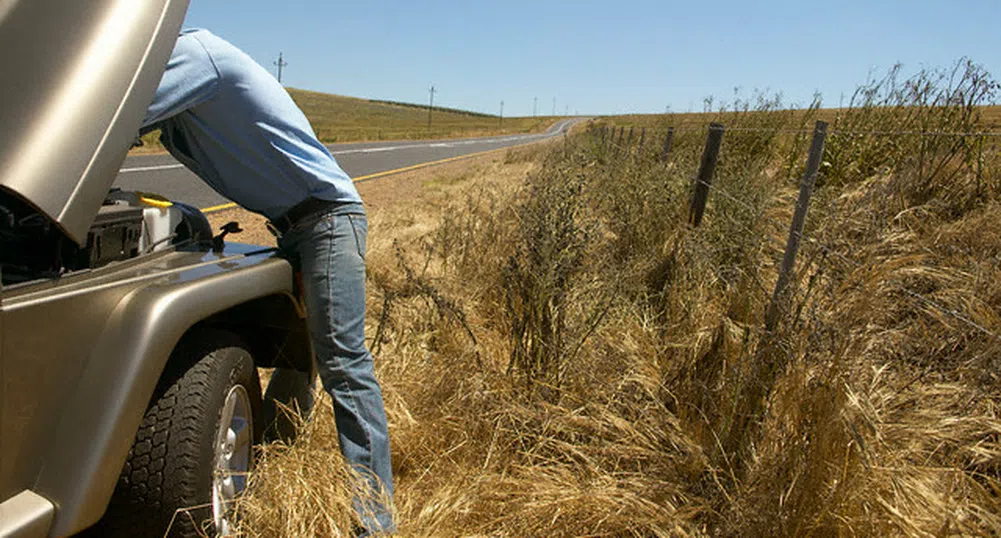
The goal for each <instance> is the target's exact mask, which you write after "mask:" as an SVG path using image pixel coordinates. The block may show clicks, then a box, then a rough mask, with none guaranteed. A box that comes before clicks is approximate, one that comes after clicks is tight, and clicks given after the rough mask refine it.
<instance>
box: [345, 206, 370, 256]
mask: <svg viewBox="0 0 1001 538" xmlns="http://www.w3.org/2000/svg"><path fill="white" fill-rule="evenodd" d="M348 220H350V221H351V230H352V231H353V232H354V236H355V246H357V247H358V255H359V256H361V258H362V259H363V260H364V259H365V252H366V248H367V245H366V244H365V241H366V240H367V238H368V218H367V217H366V216H365V215H350V214H349V215H348Z"/></svg>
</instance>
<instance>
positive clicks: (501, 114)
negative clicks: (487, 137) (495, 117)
mask: <svg viewBox="0 0 1001 538" xmlns="http://www.w3.org/2000/svg"><path fill="white" fill-rule="evenodd" d="M500 124H501V127H503V126H504V101H501V113H500Z"/></svg>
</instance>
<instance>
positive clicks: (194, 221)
mask: <svg viewBox="0 0 1001 538" xmlns="http://www.w3.org/2000/svg"><path fill="white" fill-rule="evenodd" d="M212 239H213V238H212V229H211V227H210V226H209V223H208V219H206V218H205V215H204V214H203V213H202V212H201V211H200V210H199V209H197V208H195V207H192V206H189V205H186V204H181V203H177V202H171V201H169V200H166V199H163V198H160V197H156V196H153V195H146V194H143V193H136V192H128V191H121V190H118V189H113V190H112V191H111V192H109V193H108V196H107V197H106V198H105V200H104V203H103V204H102V206H101V208H100V209H99V210H98V212H97V215H96V217H95V218H94V222H93V224H91V227H90V230H89V231H88V232H87V240H86V243H85V244H83V245H79V244H77V243H76V242H75V241H72V240H70V239H69V238H68V237H66V236H65V234H63V232H62V231H61V230H60V229H59V227H58V226H56V225H54V224H53V223H52V222H50V221H49V220H48V219H47V218H45V216H44V215H42V214H41V213H39V212H38V211H36V210H35V209H34V208H33V207H32V206H30V205H29V204H27V203H25V202H24V201H23V200H21V199H20V198H19V197H18V196H16V195H14V194H12V193H10V192H8V191H6V190H4V189H0V281H2V284H3V285H11V284H18V283H22V282H28V281H32V280H38V279H47V278H56V277H59V276H61V275H63V274H66V273H69V272H72V271H79V270H83V269H96V268H98V267H102V266H104V265H107V264H108V263H111V262H116V261H123V260H129V259H133V258H136V257H139V256H142V255H145V254H151V253H153V252H157V251H160V250H163V249H166V248H170V247H174V248H192V249H208V248H211V247H212V245H213V241H212Z"/></svg>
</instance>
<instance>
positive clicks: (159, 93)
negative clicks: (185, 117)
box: [141, 32, 219, 132]
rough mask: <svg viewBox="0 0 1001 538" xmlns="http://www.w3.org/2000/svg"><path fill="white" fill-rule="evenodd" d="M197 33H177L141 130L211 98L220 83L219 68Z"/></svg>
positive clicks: (143, 130)
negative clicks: (217, 68) (172, 49)
mask: <svg viewBox="0 0 1001 538" xmlns="http://www.w3.org/2000/svg"><path fill="white" fill-rule="evenodd" d="M196 35H197V32H195V33H182V34H181V35H179V36H178V37H177V42H176V43H175V45H174V51H173V52H172V53H171V54H170V61H169V62H167V69H166V70H165V71H164V72H163V78H161V79H160V85H159V86H158V87H157V89H156V95H155V96H154V97H153V102H152V103H151V104H150V106H149V109H148V110H147V111H146V117H145V118H143V123H142V127H143V128H142V129H141V132H145V131H148V130H149V129H148V127H149V126H151V125H152V124H155V123H157V122H159V121H162V120H165V119H167V118H169V117H171V116H173V115H175V114H179V113H181V112H184V111H185V110H187V109H189V108H191V107H194V106H197V105H198V104H200V103H204V102H205V101H207V100H209V99H211V98H212V97H213V96H214V95H215V93H216V90H217V88H218V86H219V72H218V70H216V66H215V64H214V63H213V62H212V58H211V57H210V56H209V54H208V52H206V51H205V47H204V46H202V44H201V42H199V41H198V38H197V37H196Z"/></svg>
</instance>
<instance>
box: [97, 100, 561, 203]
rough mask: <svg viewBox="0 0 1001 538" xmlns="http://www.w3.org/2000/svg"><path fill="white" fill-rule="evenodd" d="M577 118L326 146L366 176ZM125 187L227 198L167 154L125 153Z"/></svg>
mask: <svg viewBox="0 0 1001 538" xmlns="http://www.w3.org/2000/svg"><path fill="white" fill-rule="evenodd" d="M574 121H577V120H573V119H570V120H562V121H560V122H558V123H555V124H554V125H553V126H552V127H550V128H549V130H547V131H546V132H544V133H539V134H531V135H512V136H496V137H488V138H470V139H460V140H422V141H414V142H409V141H408V142H369V143H354V144H332V145H328V146H327V147H328V148H329V149H330V152H331V153H332V154H333V155H334V157H335V158H336V159H337V162H338V163H339V164H340V165H341V168H343V169H344V171H345V172H347V173H348V175H350V176H351V177H352V178H354V180H355V181H359V180H361V181H364V180H366V179H367V178H369V177H370V176H373V175H377V176H381V175H382V174H387V173H391V172H392V171H396V170H401V169H407V168H411V167H415V166H419V165H421V164H424V163H433V162H436V161H440V160H445V159H452V158H457V157H461V156H464V155H470V154H474V153H482V152H484V151H490V150H494V149H499V148H504V147H512V146H518V145H522V144H527V143H530V142H535V141H539V140H543V139H545V138H549V137H553V136H557V135H559V134H561V133H563V132H565V131H566V130H567V129H568V128H569V127H570V125H571V124H572V123H573V122H574ZM114 186H115V187H120V188H121V189H123V190H132V191H143V192H153V193H157V194H160V195H163V196H166V197H167V198H169V199H171V200H177V201H182V202H185V203H188V204H191V205H194V206H196V207H199V208H202V209H205V208H214V207H217V206H220V205H222V204H226V203H228V202H229V200H227V199H226V198H224V197H223V196H221V195H220V194H219V193H217V192H215V191H214V190H212V189H211V188H210V187H209V186H208V185H206V184H205V183H204V182H202V181H201V180H200V179H198V177H197V176H195V175H194V174H192V173H191V172H190V171H188V169H187V168H185V167H184V165H182V164H180V163H179V162H177V161H176V160H175V159H174V158H173V157H171V156H170V155H166V154H164V155H135V156H130V157H127V158H126V159H125V162H124V163H123V164H122V168H121V169H120V170H119V172H118V178H117V179H116V180H115V184H114Z"/></svg>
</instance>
